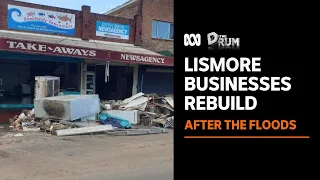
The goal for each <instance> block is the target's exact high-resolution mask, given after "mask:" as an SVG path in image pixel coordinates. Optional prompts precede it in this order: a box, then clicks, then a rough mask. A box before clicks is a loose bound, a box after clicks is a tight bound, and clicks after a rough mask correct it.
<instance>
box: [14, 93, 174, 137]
mask: <svg viewBox="0 0 320 180" xmlns="http://www.w3.org/2000/svg"><path fill="white" fill-rule="evenodd" d="M79 96H81V95H79ZM56 98H57V99H58V100H51V101H48V100H46V98H44V99H43V100H41V101H37V104H36V103H35V108H36V111H35V110H34V109H32V110H23V111H22V112H21V114H20V115H16V116H15V117H13V118H11V119H10V124H11V126H12V127H14V128H16V129H18V130H23V131H34V130H38V131H43V132H46V133H50V134H53V135H57V136H68V135H81V134H93V133H107V134H112V135H141V134H157V133H167V132H168V131H166V130H165V129H163V128H173V127H174V103H173V95H167V96H164V97H159V96H158V95H157V94H144V93H138V94H136V95H134V96H132V97H130V98H127V99H124V100H123V101H115V100H110V101H101V102H100V109H101V111H100V113H97V114H93V115H90V116H85V115H86V114H87V115H89V114H92V113H85V111H90V112H91V111H92V112H93V111H96V110H92V109H91V110H90V109H89V110H86V109H81V108H83V107H82V106H80V107H79V106H75V105H73V106H70V105H69V104H71V103H67V102H68V101H72V100H73V99H72V98H71V96H70V97H69V99H68V98H67V97H64V98H65V100H60V99H62V98H60V99H59V97H56ZM73 98H74V99H75V97H73ZM81 98H86V97H79V98H77V99H81ZM89 98H90V97H88V99H89ZM97 100H98V103H97V106H94V108H95V109H98V111H99V99H97ZM57 101H58V102H59V103H60V104H66V105H63V106H61V108H56V107H58V106H57V105H59V103H57ZM49 107H50V108H49ZM79 108H80V109H79ZM91 108H92V107H91ZM49 109H50V111H49ZM53 110H58V111H53ZM74 112H77V113H74ZM71 116H72V117H74V118H70V117H71ZM82 116H85V117H82ZM133 125H143V126H150V127H149V128H143V129H141V128H137V127H134V126H133Z"/></svg>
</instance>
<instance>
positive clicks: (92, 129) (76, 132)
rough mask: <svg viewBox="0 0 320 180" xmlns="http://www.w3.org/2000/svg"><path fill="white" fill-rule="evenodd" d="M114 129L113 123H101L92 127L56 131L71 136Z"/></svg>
mask: <svg viewBox="0 0 320 180" xmlns="http://www.w3.org/2000/svg"><path fill="white" fill-rule="evenodd" d="M110 130H114V128H113V127H112V126H111V125H101V126H92V127H81V128H72V129H60V130H57V131H56V134H57V136H70V135H81V134H90V133H99V132H105V131H110Z"/></svg>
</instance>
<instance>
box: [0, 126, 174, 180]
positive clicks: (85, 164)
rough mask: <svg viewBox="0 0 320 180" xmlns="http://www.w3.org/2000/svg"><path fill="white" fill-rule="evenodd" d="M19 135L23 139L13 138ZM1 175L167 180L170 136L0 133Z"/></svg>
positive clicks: (40, 179)
mask: <svg viewBox="0 0 320 180" xmlns="http://www.w3.org/2000/svg"><path fill="white" fill-rule="evenodd" d="M18 133H22V134H23V136H13V135H12V134H18ZM10 134H11V135H10ZM0 174H1V177H0V179H1V180H21V179H32V180H44V179H45V180H100V179H101V180H106V179H107V180H124V179H126V180H170V179H173V133H172V132H170V133H168V134H155V135H143V136H120V137H119V136H117V137H114V136H107V135H87V136H70V137H57V136H51V135H48V134H44V133H35V132H1V131H0Z"/></svg>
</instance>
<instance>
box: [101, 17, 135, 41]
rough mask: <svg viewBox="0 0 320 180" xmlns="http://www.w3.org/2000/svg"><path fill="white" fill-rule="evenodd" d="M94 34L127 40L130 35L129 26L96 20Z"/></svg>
mask: <svg viewBox="0 0 320 180" xmlns="http://www.w3.org/2000/svg"><path fill="white" fill-rule="evenodd" d="M96 36H101V37H108V38H116V39H125V40H128V39H129V36H130V26H129V25H125V24H116V23H111V22H102V21H97V22H96Z"/></svg>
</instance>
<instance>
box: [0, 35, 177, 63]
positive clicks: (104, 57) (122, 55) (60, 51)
mask: <svg viewBox="0 0 320 180" xmlns="http://www.w3.org/2000/svg"><path fill="white" fill-rule="evenodd" d="M0 50H2V51H15V52H25V53H32V54H48V55H55V56H68V57H77V58H84V59H96V60H101V61H119V62H125V63H138V64H150V65H160V66H173V58H171V57H165V56H154V55H148V54H135V53H126V52H118V51H109V50H101V49H90V48H83V47H73V46H64V45H59V44H49V43H41V42H31V41H20V40H13V39H0Z"/></svg>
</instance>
